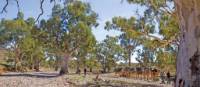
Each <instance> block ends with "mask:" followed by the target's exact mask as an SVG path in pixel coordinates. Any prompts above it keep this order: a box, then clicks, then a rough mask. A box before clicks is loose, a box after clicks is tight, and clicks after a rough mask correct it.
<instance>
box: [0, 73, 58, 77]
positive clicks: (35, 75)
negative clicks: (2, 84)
mask: <svg viewBox="0 0 200 87" xmlns="http://www.w3.org/2000/svg"><path fill="white" fill-rule="evenodd" d="M16 76H17V77H18V76H19V77H21V76H22V77H35V78H54V77H59V76H61V75H59V73H56V72H54V73H50V72H26V73H20V72H9V73H3V74H1V75H0V77H16Z"/></svg>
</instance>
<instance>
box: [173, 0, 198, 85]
mask: <svg viewBox="0 0 200 87" xmlns="http://www.w3.org/2000/svg"><path fill="white" fill-rule="evenodd" d="M199 5H200V0H175V6H176V11H177V15H178V19H179V27H180V29H181V35H180V39H181V41H180V45H179V46H180V47H179V52H178V57H177V67H176V68H177V71H176V87H199V86H200V62H199V61H200V7H199Z"/></svg>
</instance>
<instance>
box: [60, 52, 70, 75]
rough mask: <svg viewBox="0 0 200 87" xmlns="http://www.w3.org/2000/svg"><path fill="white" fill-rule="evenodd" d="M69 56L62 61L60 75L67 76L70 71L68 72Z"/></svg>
mask: <svg viewBox="0 0 200 87" xmlns="http://www.w3.org/2000/svg"><path fill="white" fill-rule="evenodd" d="M69 57H70V56H69V55H68V54H66V55H65V56H64V57H63V58H62V61H61V69H60V75H63V74H67V73H68V72H69V71H68V60H69Z"/></svg>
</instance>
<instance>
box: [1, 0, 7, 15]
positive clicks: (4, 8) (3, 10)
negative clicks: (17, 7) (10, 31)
mask: <svg viewBox="0 0 200 87" xmlns="http://www.w3.org/2000/svg"><path fill="white" fill-rule="evenodd" d="M7 6H8V0H6V4H5V5H4V7H3V9H2V10H1V14H2V13H3V12H5V13H7V10H6V8H7Z"/></svg>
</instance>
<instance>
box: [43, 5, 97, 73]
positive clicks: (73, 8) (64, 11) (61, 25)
mask: <svg viewBox="0 0 200 87" xmlns="http://www.w3.org/2000/svg"><path fill="white" fill-rule="evenodd" d="M52 12H53V13H52V17H51V18H50V19H49V20H47V22H46V23H45V25H46V27H45V28H44V30H45V31H46V32H47V35H46V36H47V43H46V44H47V46H48V47H49V48H51V49H52V50H51V51H50V52H49V53H56V54H57V55H61V56H62V57H63V58H62V63H61V70H60V74H65V73H67V72H68V67H67V62H68V61H69V58H70V57H73V54H75V53H76V52H79V51H80V50H82V48H87V49H89V48H91V46H92V45H93V42H94V41H95V38H94V35H93V34H92V31H91V30H92V27H95V26H97V22H96V19H97V14H96V13H95V12H94V11H92V9H91V7H90V5H89V4H88V3H83V2H81V1H72V2H70V3H67V4H66V5H65V6H64V7H62V6H59V5H56V6H54V8H53V11H52Z"/></svg>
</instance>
